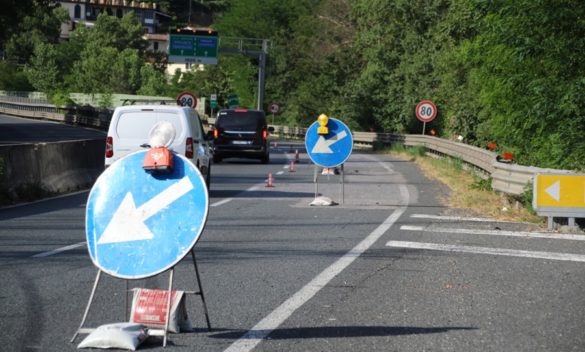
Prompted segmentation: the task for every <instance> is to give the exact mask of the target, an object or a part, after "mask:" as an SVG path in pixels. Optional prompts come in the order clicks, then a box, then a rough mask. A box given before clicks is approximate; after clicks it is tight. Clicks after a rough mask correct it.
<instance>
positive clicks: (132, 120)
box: [116, 111, 183, 140]
mask: <svg viewBox="0 0 585 352" xmlns="http://www.w3.org/2000/svg"><path fill="white" fill-rule="evenodd" d="M159 121H169V122H170V123H172V124H173V126H175V131H177V132H179V131H182V130H183V128H182V127H181V122H180V121H179V116H178V115H177V114H168V113H156V114H154V113H153V112H150V111H149V112H146V113H145V112H140V111H136V112H127V113H124V114H122V115H121V116H120V118H119V120H118V125H117V126H116V132H117V133H118V137H119V138H127V139H145V140H146V139H148V133H149V132H150V129H151V128H152V126H154V125H155V124H156V123H157V122H159Z"/></svg>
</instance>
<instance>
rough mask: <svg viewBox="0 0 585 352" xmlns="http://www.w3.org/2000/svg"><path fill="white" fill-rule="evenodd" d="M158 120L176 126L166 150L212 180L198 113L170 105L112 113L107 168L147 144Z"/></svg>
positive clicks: (134, 106)
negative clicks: (191, 164)
mask: <svg viewBox="0 0 585 352" xmlns="http://www.w3.org/2000/svg"><path fill="white" fill-rule="evenodd" d="M161 121H168V122H170V123H171V124H172V125H173V127H175V131H176V134H175V138H174V140H173V142H172V144H171V145H170V146H169V149H170V150H172V151H174V152H175V153H179V154H182V155H184V156H185V157H187V159H190V160H191V161H192V162H193V164H194V165H195V166H197V167H198V168H199V170H200V171H201V174H202V175H203V177H204V178H205V182H206V183H207V188H208V189H209V183H210V179H211V150H210V147H209V144H208V142H207V140H208V139H209V138H210V137H208V136H207V135H206V134H205V131H204V129H203V125H202V123H201V119H200V118H199V114H198V113H197V111H195V110H194V109H192V108H188V107H182V106H173V105H129V106H121V107H118V108H116V110H114V114H113V115H112V120H111V121H110V127H109V129H108V136H107V138H106V162H105V164H106V167H108V166H110V165H111V164H112V163H113V162H115V161H116V160H118V159H120V158H122V157H124V156H126V155H127V154H129V153H132V152H135V151H138V150H141V149H143V148H145V147H147V145H148V140H149V133H150V130H151V129H152V127H153V126H154V125H155V124H156V123H158V122H161Z"/></svg>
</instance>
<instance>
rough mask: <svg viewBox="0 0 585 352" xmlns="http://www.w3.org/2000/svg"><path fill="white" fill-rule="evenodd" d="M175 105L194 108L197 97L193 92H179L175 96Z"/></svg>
mask: <svg viewBox="0 0 585 352" xmlns="http://www.w3.org/2000/svg"><path fill="white" fill-rule="evenodd" d="M177 105H180V106H187V107H190V108H193V109H195V107H197V97H196V96H195V94H193V93H189V92H183V93H180V94H179V95H178V96H177Z"/></svg>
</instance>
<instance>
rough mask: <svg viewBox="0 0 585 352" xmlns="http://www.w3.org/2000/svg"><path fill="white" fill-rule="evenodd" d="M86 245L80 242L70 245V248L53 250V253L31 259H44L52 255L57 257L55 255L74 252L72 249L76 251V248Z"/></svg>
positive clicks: (40, 254) (34, 256)
mask: <svg viewBox="0 0 585 352" xmlns="http://www.w3.org/2000/svg"><path fill="white" fill-rule="evenodd" d="M84 245H85V242H79V243H75V244H72V245H69V246H65V247H61V248H57V249H53V250H52V251H48V252H43V253H39V254H35V255H33V256H31V258H44V257H49V256H51V255H55V254H59V253H61V252H65V251H69V250H72V249H75V248H79V247H81V246H84Z"/></svg>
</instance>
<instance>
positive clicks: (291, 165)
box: [288, 160, 295, 172]
mask: <svg viewBox="0 0 585 352" xmlns="http://www.w3.org/2000/svg"><path fill="white" fill-rule="evenodd" d="M288 171H290V172H295V161H294V160H291V161H290V168H289V169H288Z"/></svg>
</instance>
